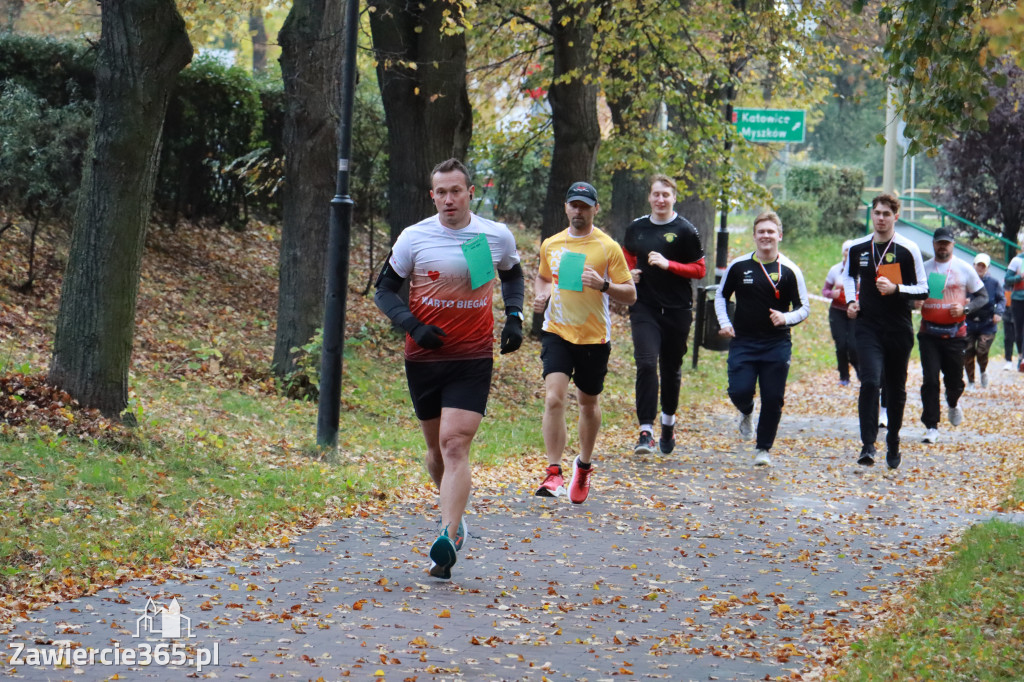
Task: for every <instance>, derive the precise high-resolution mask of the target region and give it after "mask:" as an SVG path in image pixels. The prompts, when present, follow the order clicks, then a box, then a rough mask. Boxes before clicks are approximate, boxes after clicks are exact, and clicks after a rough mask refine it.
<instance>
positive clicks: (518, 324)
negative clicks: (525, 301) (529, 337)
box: [501, 315, 523, 355]
mask: <svg viewBox="0 0 1024 682" xmlns="http://www.w3.org/2000/svg"><path fill="white" fill-rule="evenodd" d="M521 345H523V321H522V320H521V319H519V316H518V315H509V316H508V317H507V318H505V328H504V329H502V330H501V354H502V355H504V354H505V353H514V352H516V351H517V350H519V346H521Z"/></svg>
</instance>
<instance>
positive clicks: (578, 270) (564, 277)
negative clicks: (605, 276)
mask: <svg viewBox="0 0 1024 682" xmlns="http://www.w3.org/2000/svg"><path fill="white" fill-rule="evenodd" d="M586 264H587V254H585V253H576V252H575V251H567V252H565V253H563V254H562V262H561V263H560V264H559V265H558V288H559V289H566V290H567V291H583V266H585V265H586Z"/></svg>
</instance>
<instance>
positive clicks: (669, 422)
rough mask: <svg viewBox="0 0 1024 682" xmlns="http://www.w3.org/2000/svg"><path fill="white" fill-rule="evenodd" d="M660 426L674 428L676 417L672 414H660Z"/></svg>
mask: <svg viewBox="0 0 1024 682" xmlns="http://www.w3.org/2000/svg"><path fill="white" fill-rule="evenodd" d="M661 424H662V426H675V425H676V416H675V415H674V414H665V413H664V412H662V413H661Z"/></svg>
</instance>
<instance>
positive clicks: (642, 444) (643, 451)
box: [633, 431, 654, 455]
mask: <svg viewBox="0 0 1024 682" xmlns="http://www.w3.org/2000/svg"><path fill="white" fill-rule="evenodd" d="M633 452H634V453H635V454H637V455H647V454H650V453H652V452H654V436H652V435H651V432H650V431H641V432H640V438H639V439H637V441H636V447H634V448H633Z"/></svg>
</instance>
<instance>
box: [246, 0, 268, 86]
mask: <svg viewBox="0 0 1024 682" xmlns="http://www.w3.org/2000/svg"><path fill="white" fill-rule="evenodd" d="M249 36H250V37H251V38H252V72H253V73H254V74H256V73H263V72H264V71H266V69H267V26H266V23H264V21H263V10H262V9H260V8H258V7H254V8H253V9H252V11H251V12H249Z"/></svg>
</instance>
